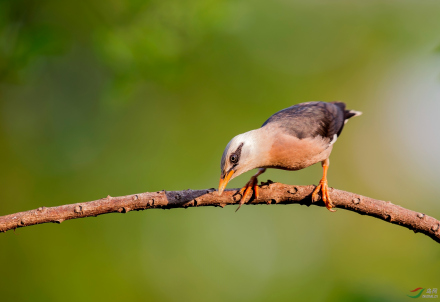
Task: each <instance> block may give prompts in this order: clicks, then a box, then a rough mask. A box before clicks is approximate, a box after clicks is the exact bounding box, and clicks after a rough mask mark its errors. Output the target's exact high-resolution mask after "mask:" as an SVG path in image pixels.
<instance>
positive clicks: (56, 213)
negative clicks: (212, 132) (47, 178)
mask: <svg viewBox="0 0 440 302" xmlns="http://www.w3.org/2000/svg"><path fill="white" fill-rule="evenodd" d="M314 188H315V187H314V186H290V185H285V184H281V183H273V182H271V181H268V182H267V183H263V184H262V185H261V186H260V190H259V193H260V197H259V199H258V200H255V199H251V200H250V202H248V204H294V203H297V204H301V205H306V206H310V205H317V206H321V207H323V206H324V203H323V202H322V201H319V202H316V203H312V201H311V198H310V196H311V193H312V191H313V189H314ZM240 197H241V195H240V194H239V193H237V189H230V190H226V191H225V192H224V193H223V194H222V196H218V192H217V191H216V190H215V189H209V190H185V191H160V192H154V193H149V192H146V193H140V194H134V195H126V196H120V197H111V196H107V197H106V198H102V199H99V200H95V201H90V202H82V203H75V204H69V205H64V206H58V207H51V208H46V207H40V208H38V209H36V210H30V211H26V212H20V213H16V214H11V215H6V216H1V217H0V232H6V231H9V230H13V229H14V230H15V229H16V228H21V227H25V226H31V225H35V224H41V223H47V222H55V223H61V222H63V221H64V220H69V219H76V218H84V217H90V216H95V217H96V216H98V215H101V214H107V213H117V212H119V213H127V212H129V211H139V210H146V209H154V208H162V209H171V208H188V207H201V206H220V207H224V206H226V205H233V204H237V203H238V201H239V200H240ZM330 197H331V198H332V201H333V203H334V205H335V206H336V207H337V208H342V209H346V210H349V211H353V212H357V213H359V214H361V215H368V216H373V217H376V218H379V219H382V220H384V221H387V222H390V223H393V224H397V225H400V226H403V227H406V228H408V229H410V230H413V231H414V232H415V233H418V232H420V233H423V234H425V235H426V236H429V237H431V238H432V239H434V240H435V241H436V242H438V243H440V230H439V228H440V222H439V221H438V220H437V219H435V218H433V217H430V216H427V215H425V214H423V213H418V212H414V211H411V210H408V209H405V208H402V207H400V206H397V205H394V204H392V203H391V202H389V201H382V200H376V199H373V198H369V197H365V196H361V195H357V194H354V193H350V192H345V191H341V190H336V189H330ZM243 210H244V209H242V211H243ZM329 215H331V214H330V213H329Z"/></svg>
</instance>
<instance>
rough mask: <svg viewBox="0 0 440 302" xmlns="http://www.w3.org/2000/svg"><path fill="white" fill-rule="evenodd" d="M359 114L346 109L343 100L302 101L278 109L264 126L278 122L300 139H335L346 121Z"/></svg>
mask: <svg viewBox="0 0 440 302" xmlns="http://www.w3.org/2000/svg"><path fill="white" fill-rule="evenodd" d="M355 115H357V113H356V112H354V111H348V110H345V104H344V103H342V102H332V103H325V102H310V103H301V104H298V105H294V106H291V107H289V108H286V109H283V110H281V111H278V112H277V113H275V114H274V115H272V116H271V117H270V118H269V119H268V120H267V121H266V122H265V123H264V124H263V126H262V127H264V126H265V125H267V124H271V123H276V124H278V126H279V127H281V128H282V129H284V130H285V131H286V132H287V133H289V134H290V135H294V136H296V137H298V138H300V139H302V138H306V137H316V136H318V135H319V136H322V137H326V138H329V139H333V136H334V135H335V134H337V135H338V136H339V134H341V131H342V128H343V127H344V121H345V120H346V119H348V118H350V117H352V116H355Z"/></svg>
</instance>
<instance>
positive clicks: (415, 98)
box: [0, 0, 440, 301]
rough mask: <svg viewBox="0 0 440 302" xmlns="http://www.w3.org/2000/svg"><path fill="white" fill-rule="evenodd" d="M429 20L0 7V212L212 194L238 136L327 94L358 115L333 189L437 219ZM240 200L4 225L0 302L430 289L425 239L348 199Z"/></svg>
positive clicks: (399, 11) (432, 266)
mask: <svg viewBox="0 0 440 302" xmlns="http://www.w3.org/2000/svg"><path fill="white" fill-rule="evenodd" d="M439 16H440V2H439V1H425V0H423V1H324V0H312V1H306V0H303V1H288V0H274V1H262V0H237V1H230V0H223V1H221V0H166V1H163V0H149V1H139V0H130V1H129V0H125V1H122V0H107V1H98V0H90V1H87V2H81V1H56V0H40V1H20V0H11V1H5V0H3V1H0V215H6V214H11V213H15V212H19V211H25V210H29V209H34V208H37V207H40V206H46V207H48V206H57V205H62V204H68V203H76V202H84V201H90V200H95V199H99V198H101V197H105V196H107V195H111V196H118V195H126V194H133V193H139V192H145V191H157V190H162V189H166V190H181V189H187V188H191V189H202V188H211V187H216V186H217V185H218V179H219V175H220V167H219V165H220V157H221V154H222V152H223V149H224V147H225V146H226V144H227V143H228V141H229V140H230V139H231V138H232V137H233V136H235V135H237V134H239V133H242V132H245V131H248V130H251V129H255V128H257V127H259V126H260V125H261V124H262V123H263V122H264V121H265V119H266V118H267V117H269V116H270V115H271V114H273V113H274V112H276V111H278V110H280V109H283V108H285V107H288V106H290V105H293V104H296V103H300V102H305V101H315V100H322V101H334V100H341V101H344V102H346V103H347V105H348V108H350V109H355V110H360V111H363V112H364V115H363V116H362V117H359V118H356V119H353V120H351V121H350V123H349V124H348V125H347V127H346V128H345V129H344V132H343V134H342V136H341V138H340V139H339V140H338V142H337V144H336V146H335V148H334V149H333V154H332V156H331V167H330V170H329V182H330V186H332V187H335V188H338V189H342V190H348V191H352V192H356V193H359V194H363V195H367V196H370V197H374V198H378V199H382V200H390V201H392V202H393V203H396V204H399V205H401V206H403V207H407V208H410V209H413V210H416V211H420V212H423V213H427V214H428V215H431V216H434V217H436V218H440V202H439V200H438V196H439V194H440V186H439V184H440V176H439V173H438V171H439V169H440V159H439V156H438V154H439V153H440V139H439V132H438V129H440V120H439V113H440V59H439V57H440V56H439V44H440V18H439ZM250 173H253V172H248V173H247V174H245V175H244V176H241V177H238V178H236V179H234V180H233V181H232V182H231V183H230V185H229V186H228V187H229V188H233V187H241V186H243V185H244V184H245V183H246V181H247V180H248V177H249V176H250V175H251V174H250ZM321 175H322V174H321V167H320V165H315V166H313V167H310V168H308V169H305V170H302V171H298V172H286V171H276V170H272V171H268V172H267V173H266V174H264V175H263V176H262V177H261V178H260V180H266V179H272V180H274V181H279V182H284V183H289V184H298V185H306V184H316V183H318V181H319V179H320V178H321ZM234 210H235V207H232V206H231V207H226V208H224V209H221V208H193V209H187V210H183V209H174V210H171V211H162V210H149V211H144V212H130V213H128V214H110V215H103V216H99V217H98V218H87V219H78V220H72V221H67V222H64V223H62V224H61V225H53V224H46V225H39V226H33V227H28V228H24V229H17V230H16V232H12V231H11V232H8V233H5V234H0V301H305V300H309V301H379V300H388V301H404V300H411V299H410V298H408V297H407V296H406V294H409V293H410V292H409V291H410V290H412V289H414V288H416V287H424V288H439V289H440V275H439V268H440V260H439V259H440V249H439V245H438V244H437V243H435V242H434V241H433V240H431V239H430V238H428V237H426V236H424V235H421V234H414V233H413V232H411V231H409V230H407V229H404V228H402V227H398V226H395V225H391V224H389V223H385V222H383V221H379V220H377V219H374V218H371V217H365V216H360V215H358V214H356V213H352V212H348V211H344V210H339V211H337V212H336V213H330V212H329V211H327V210H326V209H325V208H319V207H310V208H307V207H301V206H298V205H289V206H244V207H242V209H241V210H240V211H239V212H237V213H234Z"/></svg>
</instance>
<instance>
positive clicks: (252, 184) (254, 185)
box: [235, 168, 266, 212]
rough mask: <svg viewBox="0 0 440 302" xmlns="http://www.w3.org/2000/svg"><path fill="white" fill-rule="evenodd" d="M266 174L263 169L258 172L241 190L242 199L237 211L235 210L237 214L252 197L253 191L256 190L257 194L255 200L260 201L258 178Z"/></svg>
mask: <svg viewBox="0 0 440 302" xmlns="http://www.w3.org/2000/svg"><path fill="white" fill-rule="evenodd" d="M264 172H266V169H265V168H261V169H259V170H258V172H257V173H256V174H255V175H254V176H252V177H251V179H250V180H249V181H248V182H247V184H246V185H245V186H244V187H243V188H241V189H240V194H241V199H240V203H239V205H238V208H237V210H235V212H237V211H238V210H239V209H240V207H241V205H242V204H244V202H245V200H246V199H247V198H248V197H249V198H250V197H252V195H251V189H254V193H255V199H258V196H259V193H258V179H257V177H258V176H260V175H261V174H263V173H264Z"/></svg>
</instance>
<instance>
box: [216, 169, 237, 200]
mask: <svg viewBox="0 0 440 302" xmlns="http://www.w3.org/2000/svg"><path fill="white" fill-rule="evenodd" d="M234 172H235V171H234V170H231V171H229V173H228V175H226V176H225V178H220V184H219V185H218V195H222V193H223V191H224V190H225V188H226V185H227V184H228V182H229V180H230V179H231V177H232V174H234Z"/></svg>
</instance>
